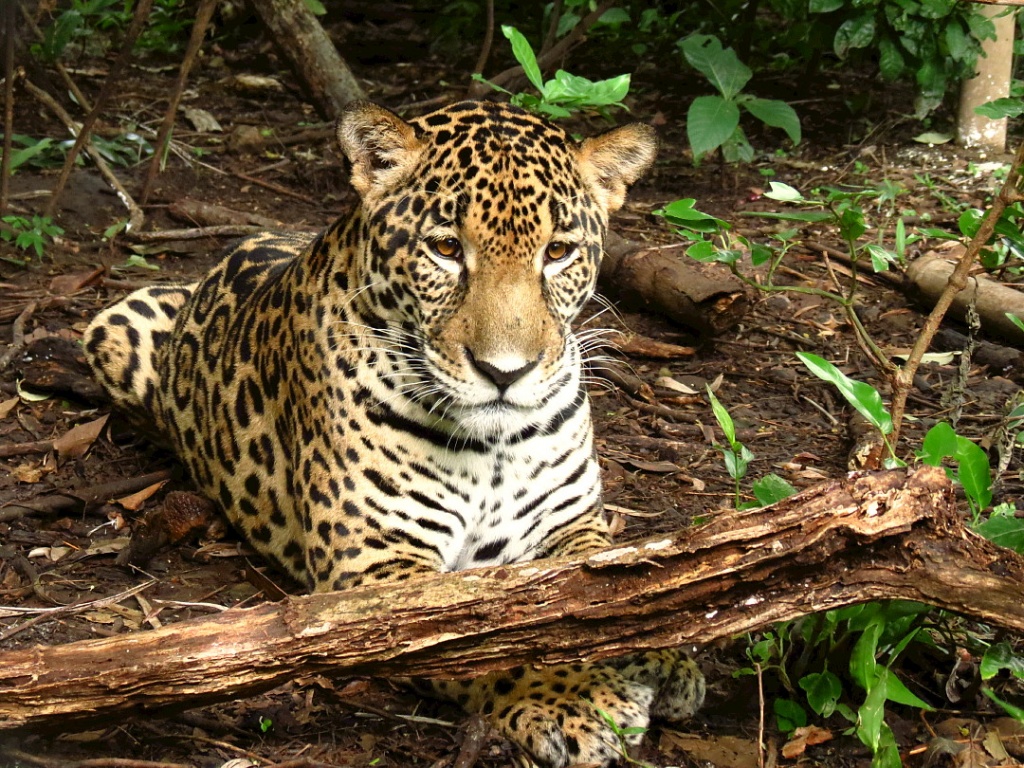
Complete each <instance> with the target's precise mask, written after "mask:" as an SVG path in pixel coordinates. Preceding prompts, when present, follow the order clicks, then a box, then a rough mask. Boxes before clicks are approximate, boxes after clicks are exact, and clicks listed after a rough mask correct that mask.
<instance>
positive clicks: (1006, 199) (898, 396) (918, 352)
mask: <svg viewBox="0 0 1024 768" xmlns="http://www.w3.org/2000/svg"><path fill="white" fill-rule="evenodd" d="M1022 166H1024V142H1022V143H1021V145H1020V146H1019V147H1018V148H1017V154H1016V155H1015V156H1014V158H1013V163H1012V164H1011V165H1010V172H1009V173H1008V174H1007V176H1006V181H1005V182H1003V186H1002V188H1001V189H1000V190H999V194H998V195H996V197H995V199H994V200H993V201H992V205H991V206H990V207H989V209H988V212H987V213H986V214H985V218H984V219H982V221H981V226H979V227H978V231H977V232H975V234H974V237H973V238H971V242H970V243H968V245H967V250H966V251H964V254H963V256H961V257H960V261H959V263H957V265H956V268H955V269H954V270H953V273H952V274H951V275H950V276H949V282H948V283H947V284H946V290H944V291H943V292H942V295H940V296H939V298H938V299H937V300H936V302H935V306H934V307H933V308H932V311H931V313H930V314H929V315H928V318H927V319H926V320H925V322H924V326H923V327H922V328H921V333H920V334H919V335H918V337H917V341H915V342H914V346H913V348H912V349H911V350H910V356H909V357H908V358H907V362H906V364H905V365H904V366H903V367H902V368H901V369H900V370H899V371H896V372H894V374H893V375H892V377H891V381H892V424H893V429H892V435H891V437H890V440H891V441H892V444H893V445H895V444H896V441H897V440H898V439H899V436H900V426H901V425H902V422H903V414H904V412H905V410H906V407H907V396H908V395H909V394H910V389H911V387H913V385H914V375H915V374H916V373H917V368H918V366H919V365H920V364H921V360H922V359H923V358H924V354H925V352H927V351H928V347H929V346H930V345H931V343H932V339H933V338H934V337H935V334H936V333H938V331H939V326H940V325H941V323H942V318H943V317H945V315H946V312H947V310H948V309H949V307H950V305H951V304H952V303H953V299H954V298H955V297H956V295H957V294H958V293H960V291H962V290H963V289H964V288H966V287H967V278H968V276H969V275H970V272H971V267H972V266H974V262H975V260H976V259H977V258H978V254H979V253H981V249H982V248H984V247H985V245H986V244H987V243H988V241H989V239H991V237H992V234H993V232H995V228H996V224H997V223H998V222H999V218H1000V217H1001V216H1002V215H1003V211H1005V210H1006V207H1007V206H1008V205H1011V204H1012V203H1014V202H1017V201H1019V200H1020V199H1022V197H1024V195H1022V194H1021V190H1020V188H1019V186H1018V185H1019V183H1020V170H1021V167H1022Z"/></svg>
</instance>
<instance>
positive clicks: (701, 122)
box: [678, 34, 800, 163]
mask: <svg viewBox="0 0 1024 768" xmlns="http://www.w3.org/2000/svg"><path fill="white" fill-rule="evenodd" d="M678 45H679V48H680V50H682V52H683V56H684V57H685V58H686V60H687V61H688V62H689V63H690V66H692V67H693V68H694V69H696V70H697V71H698V72H700V73H701V74H702V75H704V76H705V77H706V78H707V79H708V81H709V82H710V83H711V84H712V85H713V86H714V87H715V89H716V90H717V91H718V93H717V94H715V95H710V96H698V97H697V98H696V99H694V100H693V103H692V104H690V108H689V110H688V111H687V114H686V135H687V138H688V139H689V141H690V148H691V149H692V150H693V159H694V161H695V162H697V161H700V159H701V158H702V157H704V155H706V154H708V153H709V152H712V151H714V150H715V149H718V148H719V147H721V148H722V156H723V157H724V158H725V159H726V160H727V161H728V162H730V163H734V162H746V163H749V162H750V161H751V160H753V159H754V148H753V147H751V146H750V142H749V141H748V140H747V135H746V133H745V132H744V130H743V127H742V126H741V125H740V110H741V109H742V110H744V111H746V112H748V113H750V114H751V115H753V116H754V117H756V118H757V119H758V120H760V121H761V122H763V123H764V124H765V125H769V126H771V127H773V128H781V129H782V130H784V131H785V132H786V135H787V136H789V138H790V140H791V141H792V142H793V143H794V144H799V143H800V118H799V117H798V116H797V114H796V112H795V111H794V110H793V108H792V107H791V106H789V105H788V104H786V102H784V101H779V100H777V99H759V98H756V97H754V96H751V95H750V94H747V93H742V91H743V88H744V86H746V84H747V83H748V82H749V81H750V78H751V77H753V72H751V70H750V68H749V67H747V65H745V64H744V63H743V62H741V61H740V60H739V57H738V56H737V55H736V52H735V51H734V50H733V49H732V48H722V43H721V42H720V41H719V40H718V38H717V37H714V36H713V35H699V34H698V35H690V36H689V37H687V38H684V39H682V40H680V41H679V43H678Z"/></svg>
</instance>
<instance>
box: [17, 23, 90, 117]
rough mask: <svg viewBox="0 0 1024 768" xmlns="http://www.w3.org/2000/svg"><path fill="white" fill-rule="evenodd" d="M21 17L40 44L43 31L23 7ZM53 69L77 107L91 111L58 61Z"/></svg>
mask: <svg viewBox="0 0 1024 768" xmlns="http://www.w3.org/2000/svg"><path fill="white" fill-rule="evenodd" d="M21 16H22V18H23V19H25V23H26V24H27V25H28V28H29V30H30V31H31V32H32V36H33V37H35V39H36V40H38V41H40V42H42V41H43V40H44V39H45V37H44V35H43V31H42V30H41V29H40V28H39V25H38V24H36V20H35V19H33V18H32V14H31V13H29V12H28V11H27V10H26V9H25V6H24V5H22V6H21ZM53 68H54V69H55V70H56V71H57V74H58V75H60V79H61V80H63V81H64V85H66V86H67V88H68V90H69V91H71V95H72V96H74V97H75V101H77V102H78V106H80V107H81V108H82V109H84V110H85V111H86V112H89V111H91V110H92V105H91V104H90V103H89V99H88V98H86V96H85V94H84V93H82V91H81V89H80V88H79V87H78V85H77V84H76V83H75V81H74V80H72V79H71V75H69V74H68V71H67V69H66V68H65V67H64V65H63V64H61V63H60V62H59V61H55V62H53Z"/></svg>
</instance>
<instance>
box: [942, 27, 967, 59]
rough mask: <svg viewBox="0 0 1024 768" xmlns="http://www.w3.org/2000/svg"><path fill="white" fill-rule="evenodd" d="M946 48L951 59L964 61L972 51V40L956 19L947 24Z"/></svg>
mask: <svg viewBox="0 0 1024 768" xmlns="http://www.w3.org/2000/svg"><path fill="white" fill-rule="evenodd" d="M944 31H945V37H946V48H947V49H948V51H949V55H950V57H951V58H953V59H956V60H957V61H964V60H965V59H967V58H968V56H969V54H970V53H971V51H972V47H971V38H970V37H969V36H968V34H967V32H966V30H964V28H963V27H962V26H960V22H959V21H957V20H956V19H947V20H946V24H945V30H944Z"/></svg>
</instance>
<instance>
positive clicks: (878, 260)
mask: <svg viewBox="0 0 1024 768" xmlns="http://www.w3.org/2000/svg"><path fill="white" fill-rule="evenodd" d="M864 250H866V251H867V252H868V255H869V256H871V268H872V269H873V270H875V272H876V273H878V272H885V271H887V270H888V269H889V265H890V264H893V263H895V262H896V261H898V259H897V258H896V254H895V253H893V252H892V251H890V250H888V249H886V248H883V247H882V246H880V245H879V244H878V243H868V244H867V245H865V246H864Z"/></svg>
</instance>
